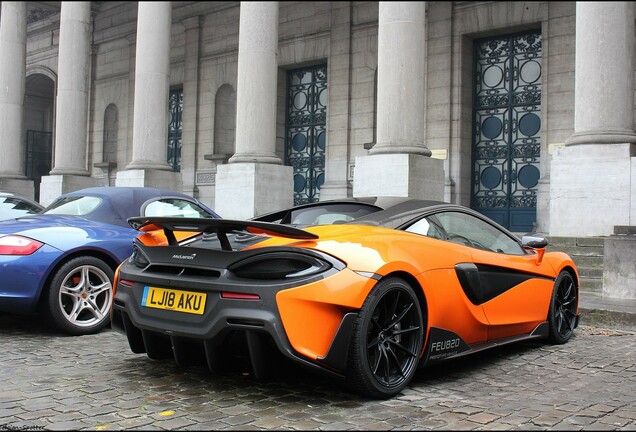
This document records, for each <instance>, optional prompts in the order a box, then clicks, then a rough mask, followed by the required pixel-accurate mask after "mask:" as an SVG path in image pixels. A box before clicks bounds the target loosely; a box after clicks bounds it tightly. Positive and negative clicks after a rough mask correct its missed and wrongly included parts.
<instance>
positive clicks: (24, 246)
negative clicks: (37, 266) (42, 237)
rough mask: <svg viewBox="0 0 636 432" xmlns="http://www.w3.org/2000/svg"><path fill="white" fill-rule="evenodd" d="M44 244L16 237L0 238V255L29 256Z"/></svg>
mask: <svg viewBox="0 0 636 432" xmlns="http://www.w3.org/2000/svg"><path fill="white" fill-rule="evenodd" d="M42 246H44V243H40V242H39V241H36V240H33V239H30V238H28V237H22V236H17V235H8V236H4V237H0V255H31V254H32V253H33V252H35V251H36V250H38V249H40V248H41V247H42Z"/></svg>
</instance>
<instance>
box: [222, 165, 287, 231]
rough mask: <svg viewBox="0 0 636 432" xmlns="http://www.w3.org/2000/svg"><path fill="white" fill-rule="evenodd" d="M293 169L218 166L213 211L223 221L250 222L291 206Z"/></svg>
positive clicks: (285, 167)
mask: <svg viewBox="0 0 636 432" xmlns="http://www.w3.org/2000/svg"><path fill="white" fill-rule="evenodd" d="M292 172H293V168H292V167H291V166H285V165H272V164H262V163H232V164H227V165H219V166H218V167H217V173H216V188H215V193H214V211H215V212H217V213H218V214H219V215H221V217H223V218H226V219H249V218H252V217H254V216H258V215H260V214H263V213H268V212H270V211H274V210H279V209H283V208H287V207H291V206H292V205H293V203H294V190H293V181H292Z"/></svg>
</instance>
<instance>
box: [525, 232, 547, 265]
mask: <svg viewBox="0 0 636 432" xmlns="http://www.w3.org/2000/svg"><path fill="white" fill-rule="evenodd" d="M547 245H548V240H547V239H546V238H545V237H543V236H541V235H536V234H532V235H524V236H523V237H521V246H522V247H523V248H524V249H532V250H534V251H535V252H536V253H537V265H540V264H541V261H543V255H544V254H545V247H546V246H547Z"/></svg>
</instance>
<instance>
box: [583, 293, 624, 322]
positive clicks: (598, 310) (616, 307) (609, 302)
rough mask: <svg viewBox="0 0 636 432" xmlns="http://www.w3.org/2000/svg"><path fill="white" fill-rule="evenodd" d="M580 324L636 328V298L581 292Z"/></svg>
mask: <svg viewBox="0 0 636 432" xmlns="http://www.w3.org/2000/svg"><path fill="white" fill-rule="evenodd" d="M579 311H580V313H581V322H580V323H581V324H584V325H595V326H605V327H610V328H619V329H625V330H631V331H635V330H636V299H632V300H628V299H614V298H607V297H600V296H597V295H593V294H590V293H585V292H582V293H581V300H580V303H579Z"/></svg>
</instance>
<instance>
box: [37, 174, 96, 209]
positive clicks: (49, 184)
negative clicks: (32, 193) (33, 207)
mask: <svg viewBox="0 0 636 432" xmlns="http://www.w3.org/2000/svg"><path fill="white" fill-rule="evenodd" d="M94 186H98V184H97V180H96V179H94V178H93V177H89V176H78V175H48V176H43V177H42V182H41V183H40V204H42V205H44V206H47V205H49V204H51V203H52V202H53V200H55V198H57V197H58V196H60V195H62V194H65V193H68V192H74V191H76V190H79V189H85V188H89V187H94Z"/></svg>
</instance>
